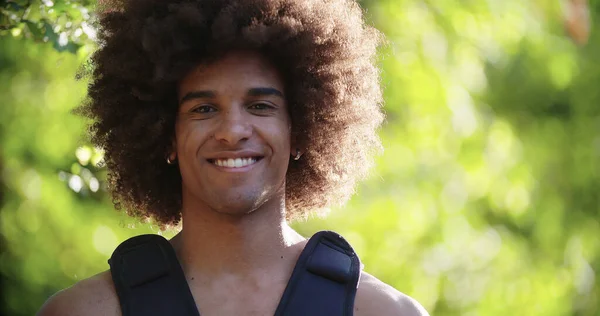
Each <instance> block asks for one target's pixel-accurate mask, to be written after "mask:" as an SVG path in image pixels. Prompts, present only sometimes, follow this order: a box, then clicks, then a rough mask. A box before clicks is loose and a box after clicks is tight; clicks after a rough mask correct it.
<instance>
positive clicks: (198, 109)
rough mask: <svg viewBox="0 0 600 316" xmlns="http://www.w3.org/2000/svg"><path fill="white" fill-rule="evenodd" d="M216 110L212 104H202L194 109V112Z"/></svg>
mask: <svg viewBox="0 0 600 316" xmlns="http://www.w3.org/2000/svg"><path fill="white" fill-rule="evenodd" d="M214 111H216V109H215V108H214V107H212V106H210V105H200V106H197V107H195V108H194V109H192V112H195V113H209V112H214Z"/></svg>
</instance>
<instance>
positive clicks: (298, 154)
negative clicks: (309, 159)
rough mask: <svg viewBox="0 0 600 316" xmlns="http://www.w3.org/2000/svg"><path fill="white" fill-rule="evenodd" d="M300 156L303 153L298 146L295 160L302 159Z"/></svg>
mask: <svg viewBox="0 0 600 316" xmlns="http://www.w3.org/2000/svg"><path fill="white" fill-rule="evenodd" d="M300 156H302V153H301V152H300V150H299V149H298V148H296V156H294V160H296V161H298V160H300Z"/></svg>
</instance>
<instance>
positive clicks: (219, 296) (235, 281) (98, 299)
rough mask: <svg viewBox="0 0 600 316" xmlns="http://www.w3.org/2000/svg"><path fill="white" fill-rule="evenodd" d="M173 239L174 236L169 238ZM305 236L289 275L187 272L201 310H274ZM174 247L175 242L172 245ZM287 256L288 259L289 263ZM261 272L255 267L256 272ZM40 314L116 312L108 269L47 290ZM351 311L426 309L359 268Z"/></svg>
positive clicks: (413, 314) (419, 313)
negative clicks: (210, 277)
mask: <svg viewBox="0 0 600 316" xmlns="http://www.w3.org/2000/svg"><path fill="white" fill-rule="evenodd" d="M172 243H173V242H172ZM305 243H306V241H301V242H298V243H297V244H296V245H294V246H293V247H291V248H293V249H291V250H292V253H295V254H296V256H295V257H292V258H290V259H294V260H289V261H288V260H285V261H288V265H287V267H285V268H286V269H284V270H286V271H288V275H287V276H286V277H282V276H281V274H279V275H276V274H273V273H269V274H267V273H266V271H264V272H263V273H262V277H260V276H259V277H247V278H246V279H242V278H239V277H235V276H228V277H223V278H221V279H220V280H219V281H218V282H214V281H212V282H203V281H202V280H198V279H196V278H193V279H192V278H190V277H188V284H189V286H190V290H191V292H192V295H193V296H194V300H195V302H196V306H198V307H199V310H200V312H201V315H202V316H207V315H208V316H210V315H260V316H263V315H273V314H274V312H275V309H276V308H277V305H278V304H279V299H280V297H281V295H282V293H283V291H284V290H285V287H286V285H287V281H288V278H289V275H290V274H291V271H292V270H293V266H294V264H293V263H294V262H295V259H297V256H298V255H299V254H300V252H301V251H302V249H303V247H304V245H305ZM174 247H176V246H175V245H174ZM289 262H292V264H291V265H289ZM258 275H260V273H258ZM38 315H39V316H54V315H65V316H76V315H89V316H95V315H98V316H100V315H103V316H112V315H114V316H119V315H121V309H120V306H119V299H118V297H117V295H116V292H115V289H114V285H113V281H112V278H111V274H110V271H108V270H107V271H104V272H101V273H99V274H97V275H95V276H92V277H90V278H88V279H85V280H82V281H80V282H78V283H77V284H75V285H73V286H72V287H70V288H68V289H65V290H63V291H60V292H58V293H56V294H55V295H54V296H52V297H51V298H50V299H48V301H47V302H46V304H44V306H43V307H42V309H41V310H40V311H39V313H38ZM354 315H355V316H366V315H373V316H375V315H377V316H385V315H400V316H423V315H428V314H427V312H426V311H425V310H424V309H423V308H422V307H421V306H420V305H419V303H417V302H416V301H415V300H413V299H412V298H410V297H408V296H406V295H404V294H402V293H400V292H398V291H397V290H396V289H394V288H392V287H391V286H389V285H387V284H385V283H383V282H381V281H380V280H378V279H377V278H375V277H373V276H372V275H370V274H368V273H366V272H362V274H361V279H360V283H359V287H358V291H357V294H356V300H355V304H354Z"/></svg>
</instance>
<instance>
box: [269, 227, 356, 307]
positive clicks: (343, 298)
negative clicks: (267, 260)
mask: <svg viewBox="0 0 600 316" xmlns="http://www.w3.org/2000/svg"><path fill="white" fill-rule="evenodd" d="M359 277H360V260H359V259H358V256H357V255H356V253H354V250H353V249H352V247H351V246H350V244H348V242H347V241H346V240H344V238H342V236H340V235H338V234H336V233H334V232H330V231H322V232H318V233H316V234H315V235H314V236H313V237H311V238H310V240H309V241H308V243H307V244H306V246H305V247H304V250H303V251H302V253H301V254H300V258H299V259H298V262H297V263H296V266H295V267H294V272H293V273H292V276H291V278H290V281H289V283H288V285H287V287H286V289H285V291H284V292H283V297H282V298H281V302H280V303H279V306H278V307H277V311H276V312H275V316H284V315H285V316H296V315H298V316H300V315H311V316H320V315H323V316H325V315H327V316H350V315H352V314H353V309H354V297H355V296H356V289H357V287H358V280H359Z"/></svg>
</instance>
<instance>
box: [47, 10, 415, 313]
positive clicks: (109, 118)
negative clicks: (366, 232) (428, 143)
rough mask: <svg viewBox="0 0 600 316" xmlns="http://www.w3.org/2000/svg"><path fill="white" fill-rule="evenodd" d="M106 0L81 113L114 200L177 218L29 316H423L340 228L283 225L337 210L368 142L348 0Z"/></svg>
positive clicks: (367, 56) (363, 162)
mask: <svg viewBox="0 0 600 316" xmlns="http://www.w3.org/2000/svg"><path fill="white" fill-rule="evenodd" d="M112 5H113V6H111V8H110V9H111V10H108V11H107V12H108V13H105V14H103V16H102V18H101V20H100V26H101V28H100V34H101V36H100V40H101V41H100V43H101V45H100V49H99V50H98V51H97V52H96V53H95V55H94V64H95V71H94V73H93V78H92V79H93V80H92V83H91V85H90V89H89V99H90V101H89V103H88V104H87V105H86V106H85V107H84V108H82V111H83V112H84V113H85V114H86V115H88V116H89V117H90V118H92V119H94V120H95V123H94V124H93V125H92V127H91V133H92V139H93V141H94V142H95V143H96V144H97V145H98V146H101V147H102V148H104V149H105V152H106V163H107V168H108V171H109V181H110V185H111V191H112V194H113V197H114V199H115V201H116V206H117V207H123V208H124V209H125V210H126V211H127V212H128V213H129V214H130V215H132V216H137V217H140V218H143V219H148V218H149V219H152V220H154V221H156V222H158V223H159V224H160V225H162V226H170V225H175V224H177V223H179V222H180V221H181V225H182V229H181V231H180V232H179V234H177V235H176V236H175V237H174V238H172V239H171V240H169V241H167V240H165V239H164V238H162V237H159V236H153V235H144V236H138V237H134V238H132V239H130V240H127V241H125V242H123V243H122V244H121V245H120V246H119V247H118V248H117V249H116V250H115V252H114V254H113V256H112V257H111V259H110V261H109V263H110V270H107V271H105V272H103V273H100V274H98V275H96V276H93V277H91V278H89V279H86V280H83V281H81V282H79V283H77V284H75V285H74V286H72V287H71V288H69V289H66V290H63V291H61V292H59V293H57V294H56V295H54V296H53V297H51V298H50V299H49V300H48V302H47V303H46V304H45V305H44V306H43V307H42V309H41V310H40V312H39V314H40V315H199V314H202V315H273V314H275V315H333V316H335V315H352V314H354V315H426V314H427V313H426V312H425V311H424V310H423V308H422V307H421V306H420V305H419V304H418V303H417V302H415V301H414V300H412V299H411V298H409V297H407V296H406V295H404V294H402V293H400V292H398V291H397V290H395V289H393V288H392V287H390V286H388V285H386V284H384V283H383V282H381V281H379V280H377V279H376V278H375V277H373V276H371V275H369V274H367V273H366V272H364V271H362V270H361V266H360V261H359V259H358V256H357V255H356V254H355V253H354V251H353V250H352V247H351V246H350V245H349V244H348V243H347V242H346V241H345V240H344V239H343V238H342V237H341V236H339V235H337V234H335V233H333V232H319V233H317V234H315V235H314V236H313V237H311V238H310V239H309V240H307V239H305V238H304V237H303V236H300V235H299V234H298V233H296V232H295V231H294V230H293V229H292V228H291V227H290V226H289V225H288V223H289V221H291V220H294V219H297V218H303V217H306V216H307V215H308V214H310V213H312V212H317V211H319V210H321V209H323V208H326V207H327V206H329V205H332V204H342V203H344V202H345V201H346V200H347V199H348V198H349V197H350V196H351V194H352V192H353V188H354V186H355V184H356V182H357V181H358V180H360V179H361V178H362V177H363V176H364V175H366V173H367V171H368V169H369V167H370V166H371V165H372V158H371V155H372V154H373V152H374V151H376V150H377V149H378V148H379V146H380V143H379V140H378V138H377V134H376V129H377V128H378V127H379V125H380V124H381V122H382V120H383V114H382V111H381V109H380V104H381V92H380V88H379V81H378V71H377V68H376V67H375V66H374V57H375V52H376V48H377V45H378V43H379V34H378V33H377V32H376V31H375V30H374V29H373V28H371V27H369V26H367V25H365V24H364V22H363V19H362V13H361V10H360V8H359V6H358V5H357V4H356V3H355V2H353V1H347V0H327V1H322V0H312V1H309V0H298V1H294V0H261V1H242V0H238V1H227V0H214V1H209V0H197V1H189V0H188V1H164V0H130V1H124V2H122V3H114V4H112Z"/></svg>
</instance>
